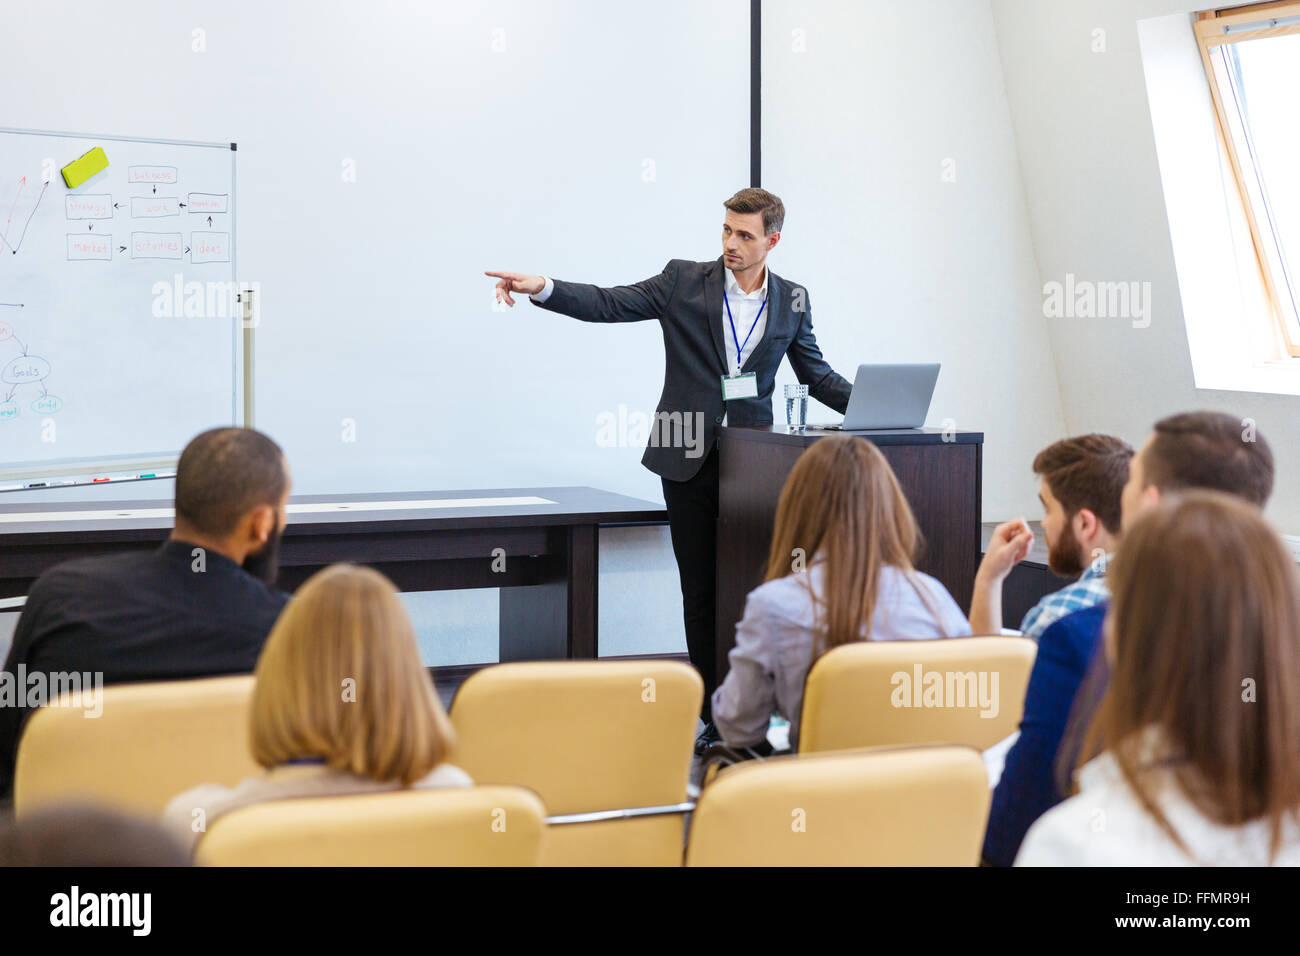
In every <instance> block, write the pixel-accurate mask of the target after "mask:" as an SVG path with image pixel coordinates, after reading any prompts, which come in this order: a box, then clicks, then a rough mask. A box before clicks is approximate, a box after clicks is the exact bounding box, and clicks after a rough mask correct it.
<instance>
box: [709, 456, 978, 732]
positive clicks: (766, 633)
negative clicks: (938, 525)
mask: <svg viewBox="0 0 1300 956" xmlns="http://www.w3.org/2000/svg"><path fill="white" fill-rule="evenodd" d="M920 546H921V535H920V532H919V531H918V529H917V526H916V519H915V518H914V517H913V516H912V509H911V508H910V507H909V506H908V504H907V499H906V498H904V497H903V492H902V489H900V488H899V486H898V479H897V478H896V477H895V476H894V472H893V470H892V469H891V468H890V467H889V463H888V462H887V461H885V457H884V455H882V454H881V453H880V450H879V449H878V448H876V446H875V445H873V444H871V443H870V442H868V441H867V440H865V439H863V438H856V437H851V436H835V437H828V438H823V439H821V440H819V441H817V442H815V443H814V444H813V445H812V447H811V448H809V449H808V450H807V451H806V452H804V453H803V455H801V456H800V458H799V460H798V461H797V462H796V463H795V466H794V468H793V469H792V470H791V472H790V476H789V477H788V478H787V479H786V483H785V487H784V488H783V489H782V491H781V498H780V500H779V502H778V503H777V508H776V526H775V528H774V530H773V532H772V545H771V548H770V550H769V552H768V560H767V573H766V575H765V577H764V583H763V584H761V585H760V586H759V587H757V588H755V589H754V590H753V591H751V592H750V593H749V596H748V598H746V601H745V613H744V617H743V619H742V620H741V621H740V623H739V624H738V625H737V626H736V646H735V647H734V648H732V650H731V654H730V656H729V658H728V660H729V663H730V669H729V670H728V672H727V679H726V680H725V681H724V682H723V684H722V686H721V687H719V688H718V690H717V691H716V692H715V693H714V696H713V719H714V722H715V723H716V724H717V727H718V730H719V732H720V733H721V734H722V736H723V739H724V740H726V742H727V743H728V744H731V745H732V746H737V747H750V746H754V745H755V744H759V743H761V742H762V741H763V740H764V738H765V737H766V736H767V728H768V722H769V720H770V719H771V716H772V714H773V713H779V714H781V715H782V716H784V717H785V718H786V719H787V720H788V721H789V722H790V744H791V746H792V747H793V746H795V745H796V744H797V742H798V738H799V713H800V710H801V709H802V706H803V685H804V678H805V677H806V676H807V674H808V669H809V668H810V667H811V666H812V664H813V662H814V661H815V660H817V658H818V657H820V656H821V655H822V654H825V653H826V652H827V651H829V650H830V649H831V648H833V647H838V646H839V645H840V644H847V643H849V642H851V641H862V640H915V639H925V638H936V637H955V636H958V635H966V634H969V633H970V625H969V624H968V623H967V622H966V618H965V616H964V615H963V614H962V612H961V609H960V608H959V607H958V606H957V603H956V602H955V601H954V600H953V599H952V596H951V595H950V594H949V593H948V592H947V591H946V590H945V589H944V586H943V585H942V584H940V583H939V582H938V581H936V580H935V579H934V578H932V577H930V576H929V575H927V574H922V573H921V572H919V571H917V570H916V568H915V561H916V558H917V555H918V553H919V550H920Z"/></svg>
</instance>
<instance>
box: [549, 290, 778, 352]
mask: <svg viewBox="0 0 1300 956" xmlns="http://www.w3.org/2000/svg"><path fill="white" fill-rule="evenodd" d="M724 271H725V272H726V274H727V285H726V289H725V290H724V292H723V295H725V296H726V301H725V302H723V304H722V338H723V340H724V342H725V343H726V350H727V371H728V373H729V374H731V375H737V374H739V373H740V370H741V368H743V367H744V365H745V363H746V362H747V361H749V357H750V356H751V355H753V354H754V349H756V348H758V343H759V342H761V341H763V332H764V330H765V329H766V328H767V309H766V308H765V307H764V306H763V303H764V302H765V301H766V299H767V266H763V282H762V283H761V284H760V285H759V287H758V288H757V289H755V290H754V291H753V292H746V291H744V290H743V289H741V287H740V283H739V282H737V281H736V274H735V273H734V272H732V271H731V270H730V269H726V268H725V267H724ZM544 278H546V285H544V286H542V291H541V292H537V293H534V294H533V295H532V296H530V298H531V299H532V300H533V301H534V302H545V301H546V300H547V299H549V298H550V297H551V293H552V292H554V291H555V283H554V282H552V281H551V280H550V278H549V277H544ZM728 305H729V306H731V316H730V318H728V315H727V306H728ZM760 309H762V315H759V310H760ZM733 321H734V322H735V326H736V334H735V335H734V336H733V335H732V334H731V326H732V322H733ZM751 326H752V327H753V329H754V331H753V332H752V333H751V332H750V331H749V330H750V327H751ZM747 334H748V335H749V339H748V340H746V339H745V336H746V335H747ZM737 338H739V339H740V342H741V344H743V345H744V348H742V349H741V350H740V354H739V355H737V354H736V339H737Z"/></svg>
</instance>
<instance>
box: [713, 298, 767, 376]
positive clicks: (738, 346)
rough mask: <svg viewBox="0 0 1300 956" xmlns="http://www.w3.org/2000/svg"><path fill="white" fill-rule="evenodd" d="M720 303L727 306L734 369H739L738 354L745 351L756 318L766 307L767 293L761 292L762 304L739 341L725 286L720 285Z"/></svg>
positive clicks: (756, 325) (756, 326)
mask: <svg viewBox="0 0 1300 956" xmlns="http://www.w3.org/2000/svg"><path fill="white" fill-rule="evenodd" d="M722 304H723V305H725V306H726V307H727V321H728V322H729V323H731V340H732V341H733V342H735V343H736V369H737V371H739V369H740V366H741V361H740V356H741V353H743V352H744V351H745V346H746V345H748V344H749V336H750V335H753V334H754V330H755V329H756V328H758V320H759V319H761V318H762V317H763V309H765V308H766V307H767V293H766V292H765V293H763V304H762V305H760V306H759V307H758V315H756V316H754V324H753V325H751V326H750V327H749V333H748V334H747V335H746V336H745V341H744V342H742V341H740V336H738V335H737V334H736V320H735V319H733V318H732V317H731V303H730V302H728V301H727V288H726V286H725V285H724V286H723V287H722Z"/></svg>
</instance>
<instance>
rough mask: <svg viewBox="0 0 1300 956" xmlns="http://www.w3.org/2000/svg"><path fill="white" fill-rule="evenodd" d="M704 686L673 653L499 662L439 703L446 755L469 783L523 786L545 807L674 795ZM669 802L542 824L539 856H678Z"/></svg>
mask: <svg viewBox="0 0 1300 956" xmlns="http://www.w3.org/2000/svg"><path fill="white" fill-rule="evenodd" d="M703 693H704V688H703V683H702V681H701V680H700V676H699V674H698V673H696V672H695V670H694V669H692V668H690V667H688V666H687V665H685V664H682V663H680V662H677V661H664V660H653V659H651V660H634V661H539V662H532V663H515V664H499V665H496V666H493V667H487V668H484V669H483V670H481V671H478V672H477V673H476V674H474V675H473V676H472V677H470V678H469V679H468V680H466V681H465V682H464V683H463V684H462V685H461V686H460V689H459V690H458V691H457V692H456V696H455V698H454V699H453V700H452V705H451V721H452V724H453V725H454V726H455V728H456V736H457V741H458V742H457V746H456V750H455V753H454V754H453V755H452V757H451V761H452V762H453V763H455V764H456V765H457V766H459V767H461V768H462V769H464V770H465V772H466V773H468V774H469V775H470V776H471V777H472V778H473V779H474V781H475V782H476V783H480V784H488V783H493V784H512V785H516V786H523V787H528V788H529V789H531V790H534V791H536V793H537V794H538V795H539V796H540V797H541V798H542V802H543V803H544V804H545V805H546V811H547V814H548V816H550V817H552V818H554V817H556V816H564V815H573V814H588V813H599V812H602V811H617V810H628V809H639V808H648V807H667V806H674V805H680V804H682V803H683V802H684V801H685V800H686V794H687V783H688V779H689V775H690V767H691V759H692V745H693V743H694V739H695V730H696V719H697V717H698V715H699V711H700V703H701V698H702V696H703ZM682 826H683V821H682V817H681V815H680V814H669V815H660V816H644V817H639V818H636V819H611V820H600V821H590V822H580V823H565V824H556V825H552V826H550V827H548V829H547V834H546V837H545V839H544V840H543V847H542V862H543V864H546V865H561V864H584V863H586V864H601V865H616V864H620V863H625V864H629V865H655V864H659V865H673V866H676V865H680V863H681V850H682Z"/></svg>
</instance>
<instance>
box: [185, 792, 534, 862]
mask: <svg viewBox="0 0 1300 956" xmlns="http://www.w3.org/2000/svg"><path fill="white" fill-rule="evenodd" d="M544 815H545V810H544V809H543V807H542V801H541V800H539V799H538V798H537V795H536V794H534V793H530V792H529V791H527V790H525V789H523V788H522V787H467V788H449V789H441V790H403V791H398V792H395V793H377V794H366V795H364V796H346V797H311V798H308V799H300V800H274V801H270V802H267V803H258V804H254V805H252V806H248V807H241V808H239V809H237V810H231V811H230V812H229V813H225V814H222V815H221V816H219V817H217V819H216V820H214V821H213V822H212V825H211V826H210V827H209V829H208V832H207V833H205V834H204V835H203V837H202V839H200V840H199V845H198V849H197V852H196V855H195V859H196V861H197V862H198V863H200V864H204V865H207V866H533V865H535V864H536V862H537V853H538V849H539V846H540V844H541V839H542V829H543V822H542V820H543V817H544Z"/></svg>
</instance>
